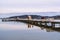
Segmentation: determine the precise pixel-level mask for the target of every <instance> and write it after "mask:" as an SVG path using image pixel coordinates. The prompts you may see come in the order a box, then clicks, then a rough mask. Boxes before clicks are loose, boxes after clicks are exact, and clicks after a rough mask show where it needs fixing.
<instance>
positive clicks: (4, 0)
mask: <svg viewBox="0 0 60 40" xmlns="http://www.w3.org/2000/svg"><path fill="white" fill-rule="evenodd" d="M51 11H52V12H60V0H0V13H10V12H51Z"/></svg>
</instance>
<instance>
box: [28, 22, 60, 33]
mask: <svg viewBox="0 0 60 40" xmlns="http://www.w3.org/2000/svg"><path fill="white" fill-rule="evenodd" d="M27 25H28V28H33V27H34V25H33V24H29V23H27ZM37 27H39V28H40V29H41V30H45V31H46V32H54V31H57V32H60V29H53V28H46V27H43V26H37Z"/></svg>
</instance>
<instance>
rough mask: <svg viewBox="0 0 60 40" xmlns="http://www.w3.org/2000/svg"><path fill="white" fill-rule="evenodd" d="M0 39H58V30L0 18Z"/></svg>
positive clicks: (59, 34)
mask: <svg viewBox="0 0 60 40" xmlns="http://www.w3.org/2000/svg"><path fill="white" fill-rule="evenodd" d="M0 40H60V32H58V31H54V30H51V29H47V28H43V27H38V26H34V25H31V24H26V23H22V22H2V21H1V20H0Z"/></svg>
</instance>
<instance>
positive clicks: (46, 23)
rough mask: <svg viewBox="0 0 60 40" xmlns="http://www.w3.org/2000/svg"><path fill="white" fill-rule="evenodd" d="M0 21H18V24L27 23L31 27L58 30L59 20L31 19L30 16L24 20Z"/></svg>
mask: <svg viewBox="0 0 60 40" xmlns="http://www.w3.org/2000/svg"><path fill="white" fill-rule="evenodd" d="M2 21H19V22H24V23H29V24H32V25H36V26H41V27H45V28H53V29H60V20H59V21H57V20H56V19H53V18H48V19H44V18H42V19H32V18H31V16H28V18H26V19H21V18H19V17H17V18H5V19H2Z"/></svg>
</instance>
